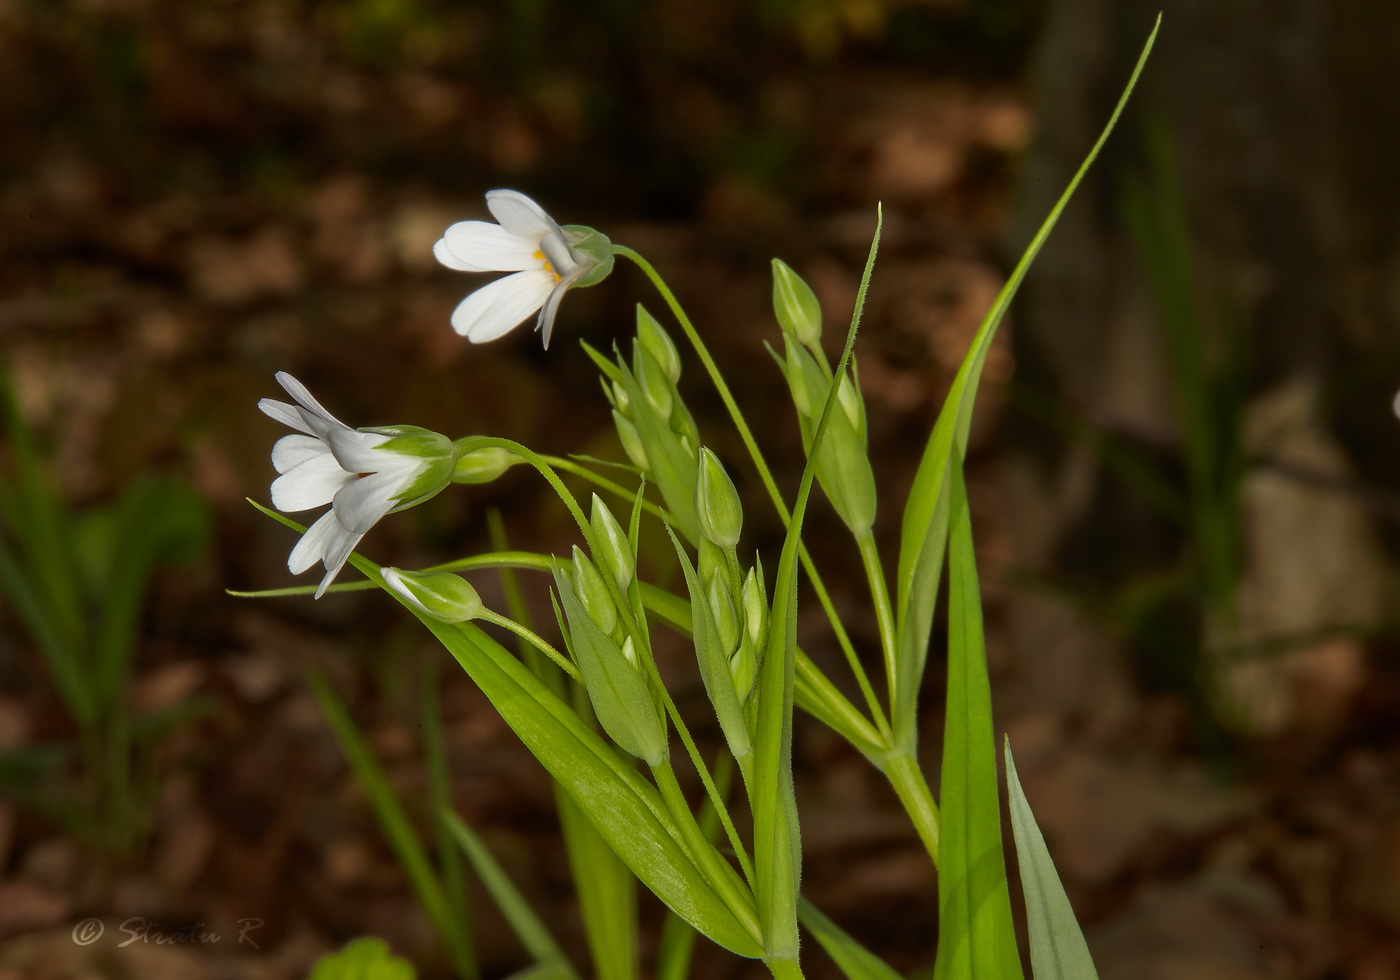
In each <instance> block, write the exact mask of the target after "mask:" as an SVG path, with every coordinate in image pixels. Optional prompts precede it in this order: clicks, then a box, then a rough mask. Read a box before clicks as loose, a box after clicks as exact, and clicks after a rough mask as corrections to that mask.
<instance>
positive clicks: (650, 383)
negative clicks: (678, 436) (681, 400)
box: [632, 344, 675, 422]
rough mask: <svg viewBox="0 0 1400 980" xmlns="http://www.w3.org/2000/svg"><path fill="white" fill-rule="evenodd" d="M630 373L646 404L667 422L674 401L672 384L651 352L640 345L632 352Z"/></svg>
mask: <svg viewBox="0 0 1400 980" xmlns="http://www.w3.org/2000/svg"><path fill="white" fill-rule="evenodd" d="M632 373H633V374H635V375H636V377H637V384H638V386H639V387H640V388H641V389H642V395H643V396H644V397H645V398H646V400H647V404H648V405H650V406H651V407H652V409H653V410H655V412H656V414H657V415H659V416H660V417H661V418H663V419H665V420H667V421H668V422H669V421H670V419H671V406H672V404H673V403H674V401H675V398H674V396H673V395H672V390H673V388H672V385H673V384H674V383H673V382H672V381H671V379H670V378H668V377H667V376H666V371H665V369H664V368H663V367H662V366H661V365H660V363H658V362H657V360H656V358H655V357H653V356H652V353H651V351H649V350H647V349H646V348H645V347H643V346H642V345H640V344H638V345H637V348H636V349H635V350H634V351H633V355H632Z"/></svg>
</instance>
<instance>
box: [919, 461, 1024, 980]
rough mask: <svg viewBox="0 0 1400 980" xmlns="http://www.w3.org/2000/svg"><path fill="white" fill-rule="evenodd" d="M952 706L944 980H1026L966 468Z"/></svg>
mask: <svg viewBox="0 0 1400 980" xmlns="http://www.w3.org/2000/svg"><path fill="white" fill-rule="evenodd" d="M951 476H952V488H951V515H950V522H951V533H950V535H949V544H948V706H947V722H946V724H945V726H944V730H943V780H942V799H941V804H942V824H941V833H942V837H941V840H940V841H939V860H938V958H937V960H936V961H935V963H934V977H935V980H1019V978H1020V977H1021V975H1022V974H1021V960H1020V956H1019V954H1018V953H1017V950H1016V930H1015V927H1014V926H1013V925H1012V922H1011V898H1010V891H1009V888H1008V886H1007V882H1006V864H1005V862H1004V861H1003V860H1002V851H1001V807H1000V802H999V798H998V794H997V789H998V780H997V760H996V740H995V737H994V735H993V732H992V688H991V682H990V681H989V679H988V677H987V655H986V646H985V644H984V642H983V636H982V603H981V599H980V596H979V591H978V585H977V564H976V561H975V559H974V556H973V550H972V521H971V518H970V517H969V515H968V510H967V491H966V489H965V487H964V486H963V481H962V467H961V466H960V465H958V466H954V467H953V468H952V471H951Z"/></svg>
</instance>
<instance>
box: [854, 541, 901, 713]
mask: <svg viewBox="0 0 1400 980" xmlns="http://www.w3.org/2000/svg"><path fill="white" fill-rule="evenodd" d="M856 544H857V545H859V547H860V560H861V563H862V564H864V565H865V577H866V578H867V579H869V580H870V597H871V599H873V600H874V602H875V621H876V622H877V623H879V626H880V650H881V651H882V652H883V653H884V656H885V676H886V679H887V680H888V681H889V688H890V704H897V703H898V702H897V701H896V700H895V686H896V685H897V683H898V679H899V659H898V658H899V647H898V645H897V643H898V641H897V640H896V634H895V625H894V607H893V606H891V605H890V588H889V585H887V584H886V581H885V569H884V566H883V565H881V564H880V549H879V546H878V545H876V544H875V534H874V532H872V531H871V530H870V529H869V528H866V529H865V530H864V531H862V532H860V533H859V534H857V535H856Z"/></svg>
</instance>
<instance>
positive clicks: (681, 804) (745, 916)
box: [651, 762, 763, 943]
mask: <svg viewBox="0 0 1400 980" xmlns="http://www.w3.org/2000/svg"><path fill="white" fill-rule="evenodd" d="M651 772H652V775H653V776H654V777H655V779H656V786H657V788H658V789H660V790H661V798H662V800H663V801H664V802H665V804H666V809H667V810H668V811H669V812H670V814H671V816H672V817H674V818H675V820H676V824H677V825H678V826H679V827H680V831H681V833H682V834H683V835H684V837H685V844H686V848H687V849H688V850H689V851H690V852H691V856H692V857H693V858H694V859H695V864H696V867H697V868H698V869H699V870H700V873H701V874H703V875H704V876H705V880H706V881H708V882H709V883H710V886H711V887H712V888H714V890H715V892H716V893H717V894H718V895H719V897H720V898H721V899H722V900H723V901H724V903H725V905H726V906H728V908H729V911H731V912H733V913H734V918H736V919H738V920H739V923H740V924H741V925H742V926H743V927H744V929H745V930H747V931H748V933H749V934H750V935H751V936H753V937H754V939H755V940H757V941H758V942H759V943H762V942H763V926H762V925H761V924H760V923H759V921H758V913H757V911H756V910H755V909H754V905H753V895H752V893H749V892H746V891H741V890H740V889H741V888H742V885H741V883H740V881H739V878H738V876H737V875H735V874H734V869H733V868H732V867H730V866H729V865H728V864H725V862H724V859H723V858H722V857H720V854H719V851H717V850H715V846H714V845H713V844H711V843H710V842H709V841H708V840H707V839H706V838H705V834H704V831H702V830H701V829H700V825H699V824H698V823H696V822H695V814H694V813H693V812H691V809H690V804H689V803H687V802H686V799H685V793H684V792H682V791H681V786H680V783H679V782H677V781H676V771H675V770H674V769H672V768H671V764H670V763H669V762H663V763H661V764H660V765H657V766H653V767H652V770H651Z"/></svg>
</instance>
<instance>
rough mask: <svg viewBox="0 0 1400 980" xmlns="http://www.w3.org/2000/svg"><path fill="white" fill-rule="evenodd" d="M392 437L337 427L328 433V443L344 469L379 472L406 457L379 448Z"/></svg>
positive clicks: (357, 471)
mask: <svg viewBox="0 0 1400 980" xmlns="http://www.w3.org/2000/svg"><path fill="white" fill-rule="evenodd" d="M391 438H393V437H392V436H386V435H384V433H382V432H360V431H358V430H356V429H337V430H336V431H334V432H330V433H327V435H326V443H327V445H329V446H330V448H331V452H332V453H334V454H335V458H336V462H338V463H340V465H341V466H342V467H343V468H344V469H347V470H349V471H350V472H351V473H378V472H379V471H380V470H383V469H389V468H393V467H394V465H395V463H396V462H397V461H398V460H400V459H405V458H406V457H403V456H400V455H399V454H398V453H386V452H381V451H380V450H379V449H378V448H377V447H379V446H382V445H384V443H386V442H388V441H389V440H390V439H391Z"/></svg>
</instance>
